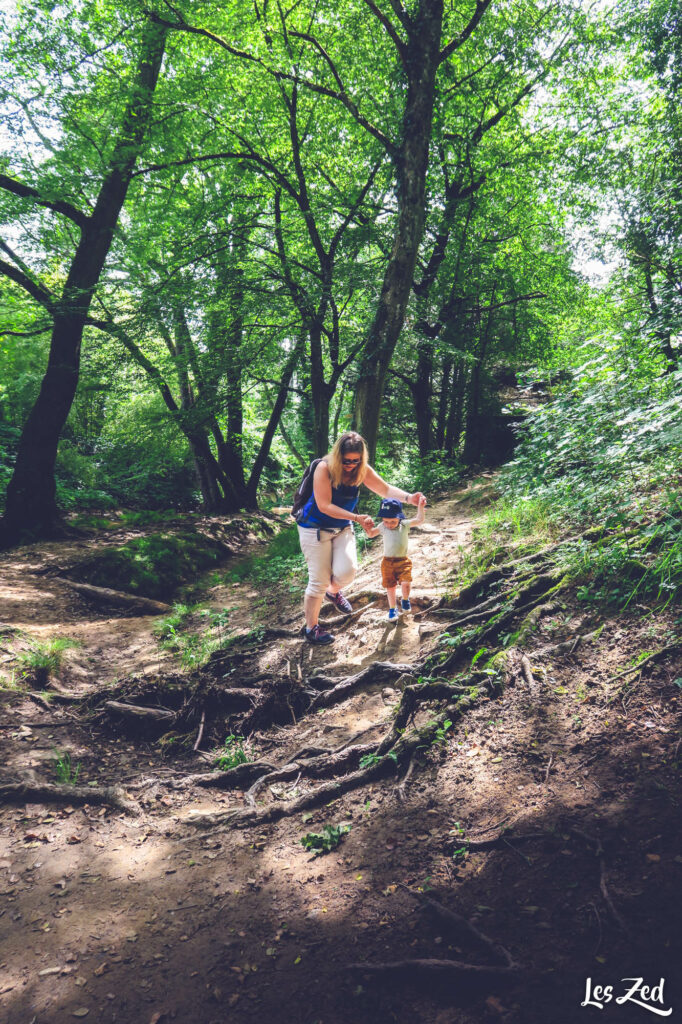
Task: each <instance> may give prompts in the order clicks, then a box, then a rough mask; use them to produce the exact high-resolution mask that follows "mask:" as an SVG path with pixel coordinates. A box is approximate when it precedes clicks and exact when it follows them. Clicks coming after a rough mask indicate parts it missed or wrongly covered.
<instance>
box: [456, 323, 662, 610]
mask: <svg viewBox="0 0 682 1024" xmlns="http://www.w3.org/2000/svg"><path fill="white" fill-rule="evenodd" d="M595 353H596V354H595ZM645 354H646V353H645ZM645 354H642V353H639V356H638V357H636V356H635V355H633V354H632V353H627V352H623V351H622V350H621V349H620V348H619V347H618V346H617V345H615V344H611V345H609V344H602V343H601V342H600V344H599V345H598V346H595V344H594V343H591V345H590V344H588V345H587V346H586V347H585V355H586V359H585V362H584V363H583V364H582V365H581V366H580V367H579V368H578V369H576V370H574V371H573V373H572V375H571V376H570V378H569V383H567V384H566V385H564V386H562V387H560V388H557V389H556V390H555V393H554V395H553V397H552V401H551V402H550V403H549V404H548V405H546V406H542V407H540V408H539V409H536V410H534V411H533V412H532V413H531V414H530V415H529V416H528V418H527V420H526V422H525V424H524V426H523V431H522V436H521V442H520V444H519V447H518V449H517V452H516V456H515V458H514V460H513V461H512V462H510V463H508V464H507V465H506V466H505V467H504V468H503V469H502V471H501V473H500V475H499V477H498V486H499V490H500V498H499V500H498V501H497V502H496V503H495V504H494V505H493V506H492V507H491V508H490V509H488V510H487V511H486V512H485V513H484V514H483V516H482V517H481V518H480V519H479V522H478V524H477V528H476V531H475V538H474V545H473V547H472V550H471V552H469V553H467V554H465V555H464V557H463V563H462V567H461V571H458V573H457V585H458V587H462V586H466V584H467V583H468V582H470V581H471V580H472V579H473V578H475V577H476V575H480V573H482V572H484V571H486V570H487V569H489V568H491V567H492V566H493V565H495V564H499V563H501V562H506V561H513V560H514V559H515V558H519V557H522V556H523V555H526V554H531V553H533V552H534V551H536V550H539V549H540V548H542V547H544V546H547V545H548V544H552V543H556V542H558V541H560V540H561V538H565V542H564V543H561V544H560V546H559V547H558V548H557V549H556V551H555V553H554V555H553V560H554V562H555V563H556V565H557V568H558V569H560V570H562V572H563V573H564V575H565V581H567V582H570V583H571V584H572V585H574V586H575V593H576V596H577V598H578V600H580V601H583V602H585V603H587V604H605V605H610V606H615V607H618V608H630V609H637V610H638V611H649V610H650V609H651V608H652V607H665V606H667V605H669V604H671V603H678V602H679V601H680V598H682V489H681V487H680V484H681V483H682V478H681V477H680V475H679V471H678V470H677V467H678V466H679V465H680V463H681V461H682V402H680V399H679V393H680V388H681V387H682V372H680V371H677V372H674V373H670V374H664V373H662V372H661V367H660V366H659V365H657V363H656V361H655V360H654V359H652V358H649V357H647V358H645V357H644V356H645ZM588 529H589V530H590V534H589V536H585V533H586V531H587V530H588ZM600 529H601V530H602V531H603V532H601V533H600V532H599V530H600Z"/></svg>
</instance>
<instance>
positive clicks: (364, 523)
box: [355, 515, 374, 533]
mask: <svg viewBox="0 0 682 1024" xmlns="http://www.w3.org/2000/svg"><path fill="white" fill-rule="evenodd" d="M355 522H356V523H360V526H361V527H362V528H363V530H364V531H365V533H367V532H368V531H369V530H372V529H374V520H373V519H372V517H371V516H366V515H360V516H358V517H357V519H356V520H355Z"/></svg>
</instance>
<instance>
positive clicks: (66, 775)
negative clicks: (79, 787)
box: [52, 748, 81, 786]
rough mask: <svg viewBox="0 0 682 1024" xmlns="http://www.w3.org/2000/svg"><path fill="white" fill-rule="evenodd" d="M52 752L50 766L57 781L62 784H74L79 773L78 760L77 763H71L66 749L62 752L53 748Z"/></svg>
mask: <svg viewBox="0 0 682 1024" xmlns="http://www.w3.org/2000/svg"><path fill="white" fill-rule="evenodd" d="M53 754H54V760H53V761H52V767H53V768H54V773H55V777H56V779H57V782H59V783H61V784H62V785H64V786H75V785H76V781H77V780H78V776H79V775H80V770H81V765H80V761H79V762H78V764H77V765H74V764H72V762H71V754H69V753H68V751H64V752H63V753H62V752H61V751H59V750H57V749H56V748H55V749H54V750H53Z"/></svg>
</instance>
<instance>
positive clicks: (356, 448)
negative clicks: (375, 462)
mask: <svg viewBox="0 0 682 1024" xmlns="http://www.w3.org/2000/svg"><path fill="white" fill-rule="evenodd" d="M349 452H358V453H359V454H360V456H361V459H360V465H359V466H356V467H354V469H353V473H352V476H351V479H350V483H351V485H352V486H354V487H357V485H358V484H361V483H362V481H363V480H364V479H365V475H366V473H367V469H368V462H367V445H366V444H365V439H364V438H363V437H361V436H360V434H357V433H356V432H355V431H354V430H347V431H346V432H345V433H343V434H341V435H340V436H339V437H338V438H337V440H336V443H335V444H334V447H333V448H332V450H331V451H330V452H329V454H328V455H325V462H326V463H327V466H328V467H329V475H330V477H331V480H332V487H338V486H339V484H340V483H341V482H342V480H343V463H342V461H341V460H342V459H343V456H344V455H347V454H348V453H349Z"/></svg>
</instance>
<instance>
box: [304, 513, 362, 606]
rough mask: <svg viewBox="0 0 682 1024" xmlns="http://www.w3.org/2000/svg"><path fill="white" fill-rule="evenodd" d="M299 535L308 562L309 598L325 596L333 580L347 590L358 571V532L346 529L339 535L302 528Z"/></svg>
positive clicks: (350, 528) (307, 590) (350, 527)
mask: <svg viewBox="0 0 682 1024" xmlns="http://www.w3.org/2000/svg"><path fill="white" fill-rule="evenodd" d="M298 536H299V540H300V542H301V551H302V552H303V556H304V558H305V560H306V562H307V563H308V586H307V587H306V591H305V592H306V596H307V597H322V596H323V595H324V594H325V592H326V591H327V590H329V584H330V583H331V582H332V581H333V582H334V583H336V584H338V586H339V587H347V586H348V584H349V583H352V582H353V580H354V579H355V573H356V571H357V568H358V553H357V549H356V547H355V532H354V530H353V527H352V526H346V527H345V528H344V529H343V530H340V531H339V532H338V533H328V532H326V531H325V530H320V539H319V540H318V539H317V530H316V529H314V528H313V529H306V527H305V526H299V528H298Z"/></svg>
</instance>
